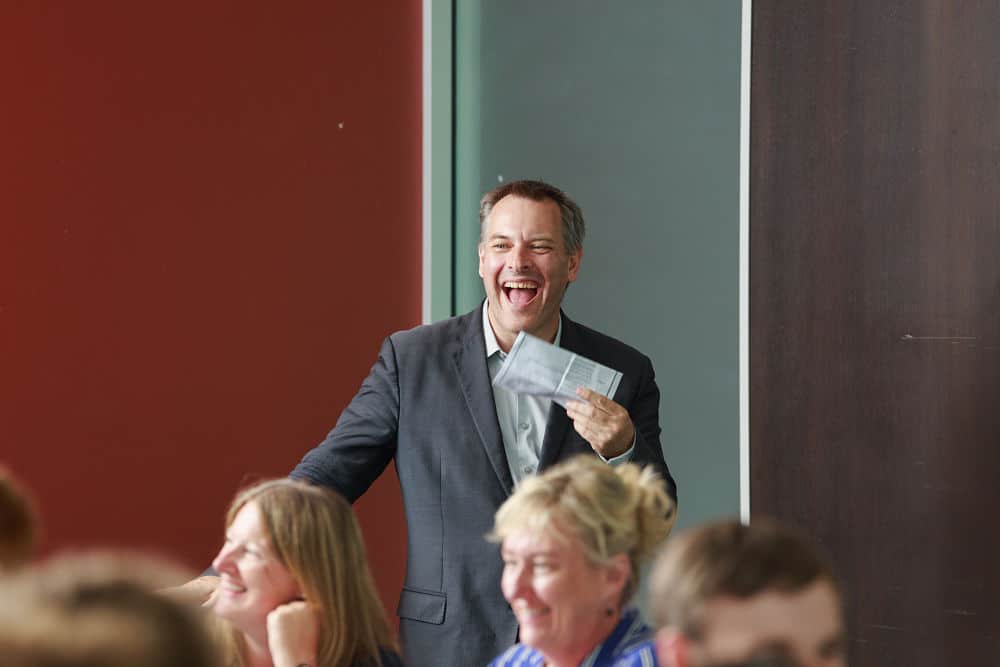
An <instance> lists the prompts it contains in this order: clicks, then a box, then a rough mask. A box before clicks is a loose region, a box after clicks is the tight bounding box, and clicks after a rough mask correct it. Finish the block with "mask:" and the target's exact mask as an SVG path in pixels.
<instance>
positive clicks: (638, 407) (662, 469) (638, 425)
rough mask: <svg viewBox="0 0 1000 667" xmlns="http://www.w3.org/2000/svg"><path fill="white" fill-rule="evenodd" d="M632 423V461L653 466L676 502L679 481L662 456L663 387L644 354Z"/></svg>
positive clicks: (633, 407) (630, 412)
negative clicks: (633, 430)
mask: <svg viewBox="0 0 1000 667" xmlns="http://www.w3.org/2000/svg"><path fill="white" fill-rule="evenodd" d="M628 412H629V416H630V417H632V424H633V425H635V451H634V452H633V453H632V462H633V463H637V464H639V465H641V466H647V465H652V466H654V467H655V468H656V470H657V472H659V473H660V476H661V477H663V480H664V482H665V483H666V485H667V491H668V492H669V493H670V497H671V498H673V499H674V502H675V503H676V502H677V484H676V482H674V478H673V476H671V474H670V469H669V468H668V467H667V462H666V461H665V460H664V459H663V447H662V446H661V445H660V389H659V387H657V386H656V378H655V377H654V373H653V364H652V362H651V361H650V360H649V358H648V357H645V356H644V357H643V370H642V374H641V377H640V379H639V390H638V392H637V393H636V397H635V400H634V401H633V402H632V404H631V405H630V406H629V407H628Z"/></svg>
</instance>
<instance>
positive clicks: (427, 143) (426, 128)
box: [420, 0, 434, 324]
mask: <svg viewBox="0 0 1000 667" xmlns="http://www.w3.org/2000/svg"><path fill="white" fill-rule="evenodd" d="M432 4H433V0H424V1H423V29H422V31H421V32H422V39H423V49H422V51H423V63H422V68H421V74H422V78H423V92H422V94H421V119H422V120H421V124H422V133H421V157H422V161H421V202H422V206H421V209H422V212H421V225H422V232H423V247H422V253H423V257H422V260H421V268H422V278H421V291H420V304H421V307H420V318H421V321H422V322H423V323H424V324H428V323H430V322H431V319H432V317H431V296H432V288H433V281H432V276H431V267H432V266H433V262H432V254H431V250H432V243H433V234H432V233H431V223H432V221H433V215H432V211H433V203H434V197H433V191H432V190H431V184H432V180H431V175H432V169H431V166H432V165H431V152H432V147H433V144H432V143H431V122H432V119H433V117H432V114H431V90H432V88H431V77H432V71H433V66H432V57H431V55H432V54H431V45H432V43H433V42H432V41H431V37H432V35H431V10H432V7H431V5H432Z"/></svg>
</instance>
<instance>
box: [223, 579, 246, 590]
mask: <svg viewBox="0 0 1000 667" xmlns="http://www.w3.org/2000/svg"><path fill="white" fill-rule="evenodd" d="M219 586H221V587H222V588H223V590H227V591H233V592H234V593H242V592H243V591H245V590H246V587H245V586H239V585H237V584H234V583H233V582H231V581H221V582H219Z"/></svg>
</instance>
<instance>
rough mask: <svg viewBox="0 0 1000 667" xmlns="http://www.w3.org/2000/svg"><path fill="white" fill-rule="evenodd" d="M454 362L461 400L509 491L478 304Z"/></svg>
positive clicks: (508, 471) (507, 464) (471, 315)
mask: <svg viewBox="0 0 1000 667" xmlns="http://www.w3.org/2000/svg"><path fill="white" fill-rule="evenodd" d="M455 366H456V369H457V371H458V380H459V383H460V384H461V387H462V393H463V394H464V395H465V403H466V405H467V406H468V408H469V412H470V413H471V415H472V421H473V422H474V423H475V425H476V430H477V431H478V432H479V437H480V439H481V440H482V443H483V447H484V448H485V449H486V456H487V457H489V459H490V464H491V465H492V466H493V470H494V471H495V472H496V474H497V478H498V479H499V480H500V484H501V485H503V488H504V490H505V491H506V492H507V494H508V495H510V493H511V492H512V491H513V489H514V479H513V478H512V477H511V475H510V464H509V463H508V462H507V452H506V451H505V450H504V447H503V437H502V436H501V435H500V422H499V421H497V408H496V402H495V401H494V399H493V385H492V383H491V382H490V371H489V369H488V368H487V366H486V342H485V341H484V339H483V319H482V309H481V308H477V309H476V310H475V311H473V312H472V313H470V314H469V325H468V327H466V330H465V334H464V336H463V338H462V340H461V341H459V347H458V351H457V352H456V353H455Z"/></svg>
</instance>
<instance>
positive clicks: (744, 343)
mask: <svg viewBox="0 0 1000 667" xmlns="http://www.w3.org/2000/svg"><path fill="white" fill-rule="evenodd" d="M752 4H753V0H743V25H742V35H741V38H740V39H741V42H740V46H741V55H740V519H741V520H742V521H743V523H749V522H750V42H751V26H752V23H753V21H752V18H753V11H752Z"/></svg>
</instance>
